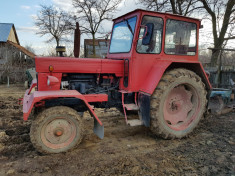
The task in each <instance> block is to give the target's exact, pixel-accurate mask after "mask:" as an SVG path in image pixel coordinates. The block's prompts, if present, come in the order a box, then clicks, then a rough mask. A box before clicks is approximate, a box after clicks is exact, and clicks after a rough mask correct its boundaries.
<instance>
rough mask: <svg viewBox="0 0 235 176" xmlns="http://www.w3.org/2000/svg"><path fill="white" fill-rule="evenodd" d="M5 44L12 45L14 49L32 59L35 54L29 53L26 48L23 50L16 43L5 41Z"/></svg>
mask: <svg viewBox="0 0 235 176" xmlns="http://www.w3.org/2000/svg"><path fill="white" fill-rule="evenodd" d="M7 43H9V44H11V45H13V46H14V47H16V48H17V49H19V50H20V51H21V52H23V53H24V54H26V55H27V56H29V57H31V58H34V57H35V54H34V53H32V52H30V51H29V50H27V49H26V48H24V47H23V46H20V45H18V44H17V43H14V42H11V41H7Z"/></svg>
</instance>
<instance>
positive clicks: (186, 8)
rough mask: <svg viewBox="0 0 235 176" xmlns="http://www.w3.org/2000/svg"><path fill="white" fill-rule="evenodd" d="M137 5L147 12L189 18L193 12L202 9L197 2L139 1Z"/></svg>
mask: <svg viewBox="0 0 235 176" xmlns="http://www.w3.org/2000/svg"><path fill="white" fill-rule="evenodd" d="M139 3H140V4H141V5H144V6H145V7H146V8H147V9H149V10H154V11H158V12H171V13H173V14H178V15H183V16H190V15H191V14H192V13H193V12H194V11H195V10H198V9H201V8H202V6H199V4H198V0H139Z"/></svg>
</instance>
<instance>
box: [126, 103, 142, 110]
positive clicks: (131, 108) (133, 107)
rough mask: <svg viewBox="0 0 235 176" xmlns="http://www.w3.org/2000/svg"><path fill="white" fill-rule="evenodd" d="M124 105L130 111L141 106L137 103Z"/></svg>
mask: <svg viewBox="0 0 235 176" xmlns="http://www.w3.org/2000/svg"><path fill="white" fill-rule="evenodd" d="M124 107H125V108H126V109H127V110H128V111H138V110H139V106H137V105H136V104H124Z"/></svg>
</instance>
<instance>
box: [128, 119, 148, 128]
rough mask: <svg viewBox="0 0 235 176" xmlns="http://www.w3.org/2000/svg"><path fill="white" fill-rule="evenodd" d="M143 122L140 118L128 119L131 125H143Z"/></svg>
mask: <svg viewBox="0 0 235 176" xmlns="http://www.w3.org/2000/svg"><path fill="white" fill-rule="evenodd" d="M143 124H144V123H143V121H142V120H139V119H133V120H127V125H130V126H141V125H143Z"/></svg>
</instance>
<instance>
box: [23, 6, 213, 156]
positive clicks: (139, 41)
mask: <svg viewBox="0 0 235 176" xmlns="http://www.w3.org/2000/svg"><path fill="white" fill-rule="evenodd" d="M113 21H114V24H113V30H112V35H111V40H110V46H109V51H108V53H107V58H104V59H101V58H100V59H97V58H96V59H95V58H68V57H36V58H35V64H36V71H37V80H34V81H33V82H32V84H31V87H30V89H28V90H27V91H26V93H25V95H24V99H23V114H24V115H23V116H24V120H27V119H28V117H29V115H30V113H31V111H32V109H33V108H34V114H35V115H36V118H35V119H34V120H33V122H32V126H31V131H30V137H31V141H32V143H33V145H34V146H35V148H36V149H37V150H38V151H39V152H41V153H59V152H65V151H68V150H71V149H72V148H75V147H76V146H77V145H78V144H79V143H80V142H81V140H82V136H83V128H84V126H83V125H82V113H83V112H84V111H87V110H88V111H89V112H90V114H91V115H92V116H93V118H94V133H95V134H96V135H97V136H98V137H99V138H101V139H102V138H103V137H104V126H103V124H102V122H101V120H100V119H99V117H97V115H96V114H95V112H94V107H95V108H96V107H99V108H110V107H116V108H119V109H122V111H123V112H124V115H125V121H126V124H128V125H130V126H137V125H144V126H146V127H150V129H151V131H152V132H153V133H154V134H155V135H158V136H161V137H163V138H165V139H174V138H182V137H185V136H187V135H188V134H189V133H190V132H192V131H193V129H194V128H195V127H196V126H197V124H198V122H199V121H200V120H201V119H202V117H203V114H204V112H205V110H206V106H207V94H208V93H207V92H208V91H209V90H210V89H211V85H210V83H209V81H208V78H207V76H206V74H205V72H204V70H203V67H202V65H201V64H200V62H199V61H198V36H199V28H200V27H201V24H200V20H198V19H194V18H187V17H184V16H179V15H173V14H167V13H159V12H151V11H145V10H139V9H138V10H134V11H132V12H130V13H127V14H125V15H123V16H120V17H118V18H116V19H114V20H113ZM34 88H35V91H32V90H33V89H34ZM127 111H129V112H138V114H139V116H138V117H139V118H138V119H134V120H133V119H132V120H128V117H127V115H126V112H127ZM32 114H33V113H32Z"/></svg>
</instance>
